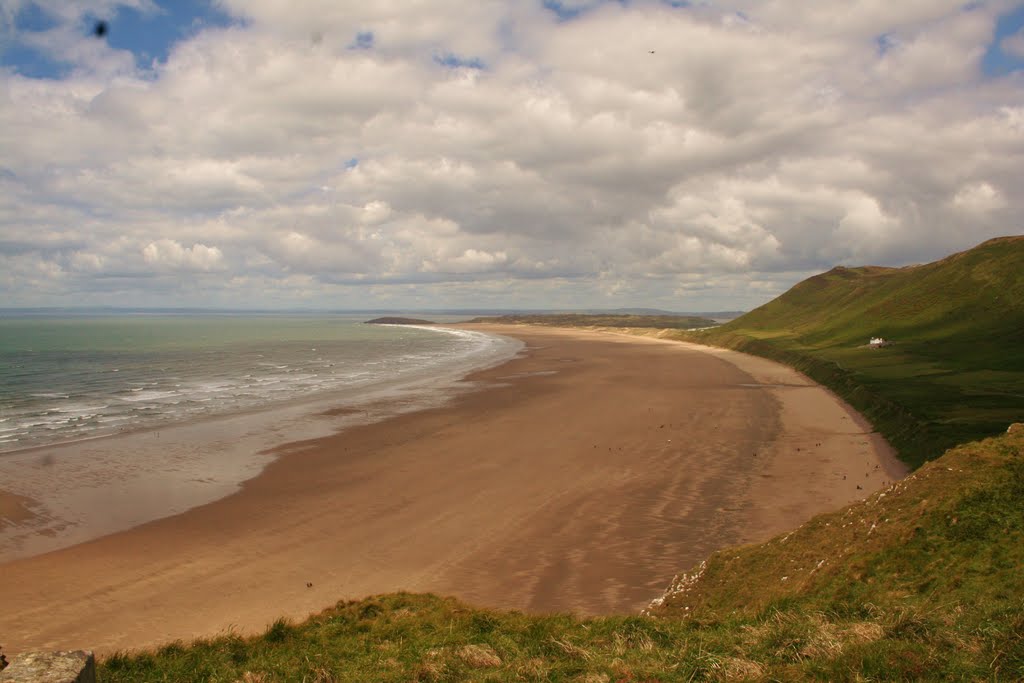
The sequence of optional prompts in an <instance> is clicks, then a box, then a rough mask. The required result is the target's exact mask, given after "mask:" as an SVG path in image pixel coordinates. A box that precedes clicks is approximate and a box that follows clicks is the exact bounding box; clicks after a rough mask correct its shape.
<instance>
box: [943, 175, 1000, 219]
mask: <svg viewBox="0 0 1024 683" xmlns="http://www.w3.org/2000/svg"><path fill="white" fill-rule="evenodd" d="M953 206H955V207H957V208H958V209H963V210H964V211H967V212H970V213H986V212H988V211H992V210H994V209H1001V208H1003V207H1004V206H1006V200H1005V199H1004V198H1003V195H1002V194H1001V193H1000V192H999V190H997V189H996V188H994V187H992V186H991V185H989V184H988V183H986V182H978V183H971V184H970V185H964V186H963V187H961V188H960V190H959V191H958V192H957V193H956V195H955V196H954V197H953Z"/></svg>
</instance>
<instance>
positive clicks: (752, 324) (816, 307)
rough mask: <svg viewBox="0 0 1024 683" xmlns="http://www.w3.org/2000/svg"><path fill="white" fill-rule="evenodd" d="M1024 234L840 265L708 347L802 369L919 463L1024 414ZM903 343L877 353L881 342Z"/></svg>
mask: <svg viewBox="0 0 1024 683" xmlns="http://www.w3.org/2000/svg"><path fill="white" fill-rule="evenodd" d="M1021 273H1024V237H1010V238H1000V239H996V240H991V241H989V242H986V243H984V244H982V245H980V246H978V247H976V248H974V249H971V250H969V251H966V252H963V253H959V254H954V255H953V256H950V257H948V258H945V259H942V260H941V261H937V262H935V263H929V264H927V265H923V266H913V267H907V268H898V269H896V268H876V267H865V268H835V269H833V270H831V271H829V272H827V273H823V274H821V275H817V276H815V277H812V278H809V279H808V280H805V281H803V282H801V283H800V284H798V285H796V286H795V287H793V288H792V289H791V290H789V291H788V292H786V293H785V294H783V295H782V296H780V297H779V298H777V299H775V300H774V301H771V302H769V303H768V304H765V305H764V306H762V307H761V308H758V309H756V310H754V311H751V312H750V313H748V314H746V315H744V316H742V317H740V318H737V319H736V320H734V321H732V322H730V323H727V324H725V325H722V326H721V327H718V328H715V329H713V330H708V331H705V332H701V333H697V335H696V340H697V341H701V342H704V343H709V344H715V345H721V346H729V347H732V348H736V349H739V350H742V351H747V352H749V353H755V354H758V355H764V356H768V357H771V358H776V359H778V360H782V361H783V362H786V363H788V364H790V365H794V366H796V367H798V368H800V369H801V370H803V371H804V372H806V373H807V374H808V375H810V376H811V377H813V378H814V379H815V380H817V381H819V382H821V383H822V384H825V385H826V386H829V387H831V388H832V389H833V390H835V391H836V392H837V393H839V394H840V395H841V396H843V397H844V398H846V399H847V400H848V401H850V403H852V404H853V405H854V406H855V407H856V408H857V409H858V410H860V411H862V412H863V413H864V414H865V415H866V416H867V417H868V418H869V419H870V420H871V421H872V422H873V423H874V424H875V426H876V427H877V428H878V429H879V430H880V431H882V432H883V433H884V434H885V435H886V436H887V437H888V438H889V440H890V441H891V442H892V444H893V445H894V446H895V447H896V449H897V450H898V451H899V452H900V454H901V456H902V457H903V458H904V460H906V461H907V462H908V464H910V465H912V466H918V465H920V464H921V463H922V462H924V461H925V460H926V459H927V458H929V457H934V456H935V455H937V454H939V453H942V452H943V451H944V450H945V449H947V448H949V447H951V446H953V445H956V444H959V443H964V442H965V441H969V440H972V439H978V438H983V437H985V436H991V435H993V434H996V433H998V432H999V431H1001V430H1003V429H1005V428H1006V425H1007V424H1009V423H1010V422H1012V421H1013V420H1015V419H1019V416H1020V415H1022V414H1024V353H1019V350H1020V349H1022V348H1024V277H1022V276H1021ZM872 336H882V337H885V338H886V339H890V340H892V341H894V342H895V343H894V344H893V345H892V346H889V347H885V348H881V349H871V348H867V347H866V346H865V344H866V343H867V340H868V338H869V337H872Z"/></svg>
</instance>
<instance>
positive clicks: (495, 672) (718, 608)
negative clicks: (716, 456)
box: [99, 428, 1024, 683]
mask: <svg viewBox="0 0 1024 683" xmlns="http://www.w3.org/2000/svg"><path fill="white" fill-rule="evenodd" d="M1022 501H1024V428H1021V429H1018V430H1017V431H1016V432H1015V433H1014V434H1010V435H1005V436H1002V437H999V438H994V439H989V440H987V441H984V442H979V443H972V444H967V445H965V446H962V447H960V448H957V449H954V450H952V451H950V452H949V453H947V454H946V455H945V456H943V457H942V458H940V459H938V460H936V461H934V462H932V463H929V464H928V465H926V466H924V467H922V468H921V469H920V470H919V471H918V472H916V473H915V474H914V475H912V476H911V477H910V478H908V479H906V480H904V481H902V482H899V483H898V484H896V485H895V486H894V487H892V488H890V489H889V490H888V491H885V492H882V493H878V494H876V495H874V496H872V497H871V498H869V499H868V500H866V501H863V502H861V503H857V504H855V505H852V506H850V507H848V508H845V509H844V510H841V511H839V512H836V513H832V514H826V515H821V516H819V517H816V518H815V519H813V520H812V521H811V522H809V523H807V524H805V525H804V526H802V527H800V528H799V529H797V530H795V531H793V532H792V533H790V534H787V535H785V536H780V537H778V538H776V539H773V540H772V541H769V542H768V543H765V544H762V545H755V546H747V547H743V548H737V549H730V550H726V551H722V552H719V553H716V554H715V555H713V556H712V557H711V558H709V560H708V561H707V562H706V564H705V565H703V567H701V568H699V569H698V570H697V571H695V572H693V574H691V575H686V574H684V575H680V576H679V577H676V579H675V580H674V581H673V582H672V586H671V588H670V589H669V591H668V593H667V594H666V596H665V598H664V599H663V600H662V602H661V604H660V605H658V606H655V607H652V608H651V610H650V615H649V616H615V617H606V618H596V619H579V618H576V617H572V616H568V615H556V616H533V615H524V614H521V613H518V612H498V611H490V610H484V609H474V608H472V607H468V606H466V605H464V604H461V603H459V602H457V601H455V600H452V599H442V598H438V597H435V596H432V595H411V594H395V595H384V596H377V597H373V598H369V599H366V600H362V601H359V602H349V603H339V604H338V605H337V606H336V607H334V608H332V609H329V610H326V611H324V612H322V613H321V614H319V615H316V616H314V617H312V618H310V619H309V620H307V621H306V622H304V623H302V624H294V625H293V624H289V623H286V622H283V621H279V622H277V623H275V624H273V625H271V626H270V627H269V628H268V629H267V631H266V633H264V634H263V635H261V636H258V637H252V638H243V637H240V636H237V635H224V636H221V637H218V638H213V639H209V640H201V641H197V642H196V643H193V644H191V645H182V644H172V645H168V646H166V647H164V648H162V649H160V650H158V651H156V652H150V653H142V654H134V655H117V656H113V657H109V658H106V659H104V660H102V661H101V662H100V666H99V675H100V680H101V681H103V682H104V683H112V682H114V681H125V682H128V681H223V682H226V683H230V682H233V681H244V682H247V683H254V682H260V681H264V682H265V681H294V682H296V683H298V682H300V681H308V682H320V683H328V682H338V681H580V682H589V683H597V682H599V681H608V682H610V681H622V682H626V681H629V682H632V681H665V682H667V681H698V680H711V681H743V680H785V681H792V680H821V681H847V680H849V681H854V680H884V681H892V680H1021V679H1024V572H1021V570H1020V567H1022V566H1024V505H1021V502H1022Z"/></svg>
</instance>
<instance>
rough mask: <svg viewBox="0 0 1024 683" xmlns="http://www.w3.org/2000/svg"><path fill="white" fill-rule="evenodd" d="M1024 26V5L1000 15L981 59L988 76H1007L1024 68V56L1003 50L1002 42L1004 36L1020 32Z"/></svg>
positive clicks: (983, 70) (982, 66)
mask: <svg viewBox="0 0 1024 683" xmlns="http://www.w3.org/2000/svg"><path fill="white" fill-rule="evenodd" d="M1022 28H1024V5H1021V6H1020V7H1018V8H1017V9H1015V10H1013V11H1012V12H1009V13H1007V14H1004V15H1003V16H1001V17H999V20H998V21H997V22H996V30H995V35H994V36H993V37H992V42H991V43H990V44H989V46H988V50H987V51H986V52H985V56H984V57H983V58H982V60H981V70H982V73H984V74H985V75H986V76H1005V75H1006V74H1008V73H1012V72H1014V71H1020V70H1022V69H1024V58H1021V57H1019V56H1017V55H1014V54H1012V53H1009V52H1007V51H1005V50H1003V48H1002V46H1001V45H1000V43H1001V42H1002V40H1003V39H1004V38H1009V37H1010V36H1012V35H1014V34H1016V33H1018V32H1019V31H1020V30H1021V29H1022Z"/></svg>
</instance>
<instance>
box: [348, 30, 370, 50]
mask: <svg viewBox="0 0 1024 683" xmlns="http://www.w3.org/2000/svg"><path fill="white" fill-rule="evenodd" d="M349 47H350V48H351V49H353V50H369V49H371V48H372V47H373V31H360V32H359V33H357V34H356V39H355V40H353V41H352V44H351V45H349Z"/></svg>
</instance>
